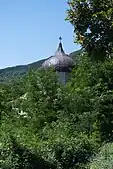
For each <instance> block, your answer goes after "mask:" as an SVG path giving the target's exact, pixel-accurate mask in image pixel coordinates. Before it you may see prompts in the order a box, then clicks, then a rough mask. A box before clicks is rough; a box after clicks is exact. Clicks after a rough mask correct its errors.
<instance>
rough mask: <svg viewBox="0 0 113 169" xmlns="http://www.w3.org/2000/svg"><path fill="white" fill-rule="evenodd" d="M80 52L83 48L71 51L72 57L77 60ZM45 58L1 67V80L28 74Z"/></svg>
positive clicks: (5, 80)
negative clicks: (29, 62)
mask: <svg viewBox="0 0 113 169" xmlns="http://www.w3.org/2000/svg"><path fill="white" fill-rule="evenodd" d="M80 53H82V50H81V49H80V50H78V51H75V52H72V53H70V57H72V58H73V60H75V59H76V57H77V56H78V55H79V54H80ZM45 60H46V59H43V60H40V61H37V62H34V63H31V64H28V65H19V66H15V67H8V68H5V69H0V82H9V81H11V80H14V79H15V78H21V77H22V76H24V75H26V74H27V73H28V72H29V71H30V70H31V69H38V68H40V67H41V65H42V63H43V62H44V61H45Z"/></svg>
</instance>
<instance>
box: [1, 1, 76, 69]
mask: <svg viewBox="0 0 113 169" xmlns="http://www.w3.org/2000/svg"><path fill="white" fill-rule="evenodd" d="M67 8H68V5H67V2H66V0H0V68H4V67H8V66H15V65H23V64H28V63H31V62H34V61H38V60H40V59H43V58H47V57H49V56H51V55H53V54H54V52H55V51H56V48H57V45H58V43H59V40H58V38H59V36H62V37H63V46H64V49H65V52H67V53H70V52H72V51H74V50H77V49H78V48H79V46H77V45H76V44H74V43H73V41H74V38H73V27H72V26H71V24H70V23H68V22H67V21H65V17H66V9H67Z"/></svg>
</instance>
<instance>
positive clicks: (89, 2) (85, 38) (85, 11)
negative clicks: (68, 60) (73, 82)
mask: <svg viewBox="0 0 113 169" xmlns="http://www.w3.org/2000/svg"><path fill="white" fill-rule="evenodd" d="M68 4H69V10H68V11H67V12H68V16H67V19H68V20H69V21H70V22H71V24H72V25H73V26H74V32H75V33H76V41H77V42H78V43H80V44H81V45H82V46H83V47H84V48H85V49H86V51H87V52H88V54H89V55H90V56H91V57H92V58H93V59H101V60H103V59H105V58H106V57H111V53H113V0H68Z"/></svg>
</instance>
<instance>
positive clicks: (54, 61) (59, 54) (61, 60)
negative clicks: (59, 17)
mask: <svg viewBox="0 0 113 169" xmlns="http://www.w3.org/2000/svg"><path fill="white" fill-rule="evenodd" d="M59 39H60V43H59V45H58V48H57V50H56V52H55V54H54V56H51V57H50V58H49V59H47V60H46V61H45V62H44V63H43V64H42V68H44V69H48V68H50V67H53V68H54V69H55V70H56V72H57V73H58V77H59V80H60V82H61V83H63V84H66V82H67V81H68V77H69V73H70V72H71V70H72V68H73V66H74V63H73V60H72V58H70V56H69V55H68V54H66V53H65V52H64V49H63V46H62V42H61V40H62V38H61V37H60V38H59Z"/></svg>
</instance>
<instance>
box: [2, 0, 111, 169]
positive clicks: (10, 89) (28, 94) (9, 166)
mask: <svg viewBox="0 0 113 169" xmlns="http://www.w3.org/2000/svg"><path fill="white" fill-rule="evenodd" d="M98 1H100V3H98ZM98 1H97V0H71V1H70V3H69V4H70V9H69V13H68V15H69V16H68V17H69V18H68V19H69V20H71V23H73V25H74V24H76V22H74V21H77V18H78V19H79V20H80V21H81V22H82V21H83V20H82V17H83V16H84V17H85V14H87V11H88V10H89V9H90V10H93V9H94V7H95V6H96V7H98V8H99V9H101V10H102V11H101V16H100V14H99V16H98V15H97V17H96V18H98V20H101V19H102V16H103V10H105V11H104V14H105V13H106V12H108V11H107V9H110V13H109V15H110V16H109V18H110V19H112V18H113V9H111V8H110V6H109V3H110V2H111V3H112V1H108V2H109V3H108V2H106V1H104V4H103V6H102V7H101V5H102V3H101V0H98ZM75 5H78V9H80V11H81V13H80V15H79V14H78V13H75V12H74V11H73V9H76V8H75V7H76V6H75ZM81 5H82V6H81ZM88 5H89V8H88V10H87V8H86V7H88ZM99 5H100V6H99ZM104 5H105V6H104ZM107 5H108V8H107V9H106V6H107ZM96 9H97V8H96ZM71 12H73V14H75V15H72V13H71ZM84 12H86V13H84ZM90 12H91V11H90ZM95 12H97V11H95ZM99 12H100V11H99ZM83 14H84V15H83ZM93 15H94V14H93ZM94 16H95V15H94ZM76 17H77V18H76ZM90 17H92V15H90ZM87 19H88V20H87V22H88V25H90V24H89V20H90V19H89V18H87ZM93 19H94V18H93ZM93 19H92V18H91V20H92V24H93ZM104 19H105V17H104V16H103V20H102V21H103V23H104ZM72 21H73V22H72ZM94 21H95V20H94ZM112 21H113V20H112ZM78 23H79V22H78ZM110 23H111V22H110ZM94 24H97V26H98V29H99V25H98V24H99V22H98V23H97V22H96V21H95V22H94ZM74 26H75V25H74ZM90 26H91V25H90ZM83 27H84V23H81V24H80V25H78V26H77V27H76V32H77V34H78V33H80V32H79V31H81V30H82V28H83ZM80 28H81V29H80ZM98 29H97V33H98ZM99 30H100V29H99ZM111 30H112V27H111ZM90 33H92V34H93V33H95V32H93V30H92V29H90ZM85 35H86V34H84V38H83V39H82V41H83V42H82V46H83V49H84V50H83V52H82V54H81V55H80V56H78V57H77V58H76V65H75V67H74V69H73V71H72V73H71V74H70V79H69V81H68V83H67V84H66V85H65V86H64V85H62V84H60V82H59V81H58V78H57V73H55V71H54V70H53V69H50V70H48V71H46V70H41V69H40V70H31V71H30V72H29V73H28V74H27V75H26V76H25V77H24V78H18V79H15V80H13V81H12V83H5V84H4V83H1V84H0V112H1V143H0V149H1V169H37V168H40V169H52V168H53V169H106V168H109V169H112V167H113V76H112V74H113V59H112V52H110V51H111V50H109V57H108V54H106V52H104V53H101V49H100V46H98V45H97V47H96V48H93V51H91V53H92V54H91V53H90V51H89V50H87V48H85V46H86V44H89V41H87V43H86V39H87V36H85ZM94 35H96V34H94ZM105 35H106V38H107V35H108V34H107V33H106V34H105ZM103 36H104V35H103ZM78 38H79V37H78ZM79 40H80V39H78V41H79ZM90 40H91V39H90ZM84 41H85V42H84ZM112 41H113V39H112ZM110 42H111V41H110ZM95 43H96V41H94V44H95ZM101 43H102V42H101V40H100V45H102V44H101ZM84 44H85V46H84ZM94 44H93V45H94ZM105 44H106V43H104V45H105ZM110 44H111V43H110ZM103 47H104V46H103ZM89 48H90V46H89ZM110 48H113V46H110ZM97 51H98V54H99V53H100V54H101V57H98V58H97ZM105 51H106V50H105ZM95 53H96V55H95ZM91 56H92V57H91ZM103 58H104V59H103Z"/></svg>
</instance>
